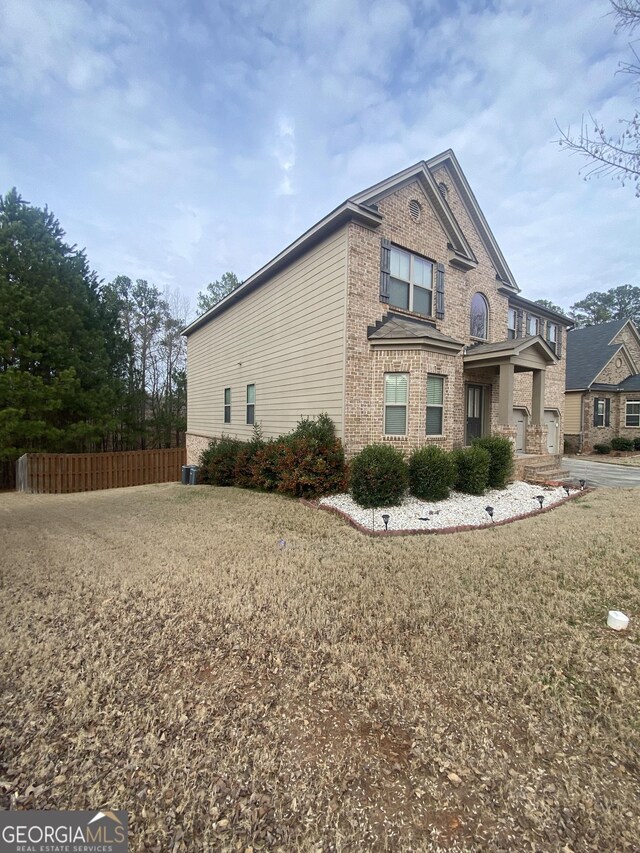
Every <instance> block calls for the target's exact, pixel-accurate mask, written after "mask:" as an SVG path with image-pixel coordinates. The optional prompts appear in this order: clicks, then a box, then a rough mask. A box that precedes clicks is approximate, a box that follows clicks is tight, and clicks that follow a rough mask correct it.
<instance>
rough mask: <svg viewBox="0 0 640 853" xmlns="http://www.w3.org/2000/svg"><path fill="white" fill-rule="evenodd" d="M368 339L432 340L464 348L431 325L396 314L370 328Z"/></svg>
mask: <svg viewBox="0 0 640 853" xmlns="http://www.w3.org/2000/svg"><path fill="white" fill-rule="evenodd" d="M368 337H369V340H370V341H371V340H373V341H376V340H406V339H407V338H415V339H416V340H431V341H438V342H440V343H445V344H451V345H452V346H456V347H459V348H460V349H462V346H463V344H462V343H461V342H460V341H456V340H454V338H450V337H449V336H448V335H443V334H442V332H439V331H438V330H437V329H436V328H435V326H432V325H431V324H430V323H425V322H422V321H420V320H414V319H413V318H411V317H401V316H399V315H396V314H387V315H386V316H385V317H384V319H383V320H382V323H381V324H380V325H377V326H376V327H375V328H372V327H370V329H369V335H368Z"/></svg>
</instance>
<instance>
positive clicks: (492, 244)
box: [426, 148, 520, 292]
mask: <svg viewBox="0 0 640 853" xmlns="http://www.w3.org/2000/svg"><path fill="white" fill-rule="evenodd" d="M426 165H427V167H428V168H429V169H430V171H432V172H434V171H435V170H436V169H438V168H439V167H440V166H444V167H445V168H446V169H447V171H448V172H449V174H450V175H451V178H452V180H453V182H454V184H455V186H456V189H457V191H458V194H459V195H460V198H461V199H462V201H463V203H464V205H465V207H466V208H467V211H468V212H469V216H470V217H471V221H472V222H473V224H474V225H475V226H476V229H477V231H478V233H479V235H480V239H481V240H482V242H483V243H484V246H485V248H486V250H487V252H488V253H489V257H490V258H491V260H492V262H493V265H494V267H495V268H496V276H497V278H499V279H500V281H501V282H502V283H503V284H505V285H506V286H507V287H510V288H512V289H513V290H515V291H516V292H517V291H519V290H520V288H519V287H518V285H517V284H516V280H515V278H514V277H513V273H512V272H511V270H510V269H509V265H508V264H507V262H506V260H505V257H504V255H503V254H502V251H501V250H500V247H499V246H498V243H497V242H496V238H495V237H494V236H493V232H492V231H491V228H489V223H488V222H487V220H486V219H485V216H484V213H483V212H482V210H481V209H480V205H479V204H478V200H477V199H476V197H475V195H474V194H473V190H472V189H471V187H470V186H469V182H468V181H467V179H466V177H465V174H464V172H463V171H462V169H461V168H460V163H458V158H457V157H456V155H455V154H454V153H453V151H452V150H451V149H450V148H448V149H447V150H446V151H443V152H442V154H438V155H436V156H435V157H432V158H431V159H430V160H427V164H426Z"/></svg>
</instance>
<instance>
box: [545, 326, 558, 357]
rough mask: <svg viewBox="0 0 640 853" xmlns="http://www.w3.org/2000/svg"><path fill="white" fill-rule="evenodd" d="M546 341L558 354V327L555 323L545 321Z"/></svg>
mask: <svg viewBox="0 0 640 853" xmlns="http://www.w3.org/2000/svg"><path fill="white" fill-rule="evenodd" d="M547 343H548V344H549V346H550V347H551V349H552V350H553V351H554V352H555V354H556V355H557V354H558V327H557V325H556V324H555V323H547Z"/></svg>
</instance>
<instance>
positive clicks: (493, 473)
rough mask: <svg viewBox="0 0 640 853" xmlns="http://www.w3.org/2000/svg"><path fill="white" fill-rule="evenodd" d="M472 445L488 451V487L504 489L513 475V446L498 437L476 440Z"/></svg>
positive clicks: (505, 439) (506, 440)
mask: <svg viewBox="0 0 640 853" xmlns="http://www.w3.org/2000/svg"><path fill="white" fill-rule="evenodd" d="M473 444H474V447H483V448H484V449H485V450H488V451H489V457H490V458H489V482H488V485H489V487H490V488H492V489H504V488H505V486H506V485H507V483H508V482H509V479H510V478H511V475H512V473H513V444H512V443H511V442H510V441H509V439H508V438H503V437H502V436H500V435H492V436H487V437H486V438H477V439H476V440H475V441H474V442H473Z"/></svg>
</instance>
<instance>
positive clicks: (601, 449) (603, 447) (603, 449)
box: [593, 444, 611, 456]
mask: <svg viewBox="0 0 640 853" xmlns="http://www.w3.org/2000/svg"><path fill="white" fill-rule="evenodd" d="M593 449H594V450H595V452H596V453H600V454H601V455H602V456H604V455H606V454H607V453H611V445H610V444H594V445H593Z"/></svg>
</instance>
